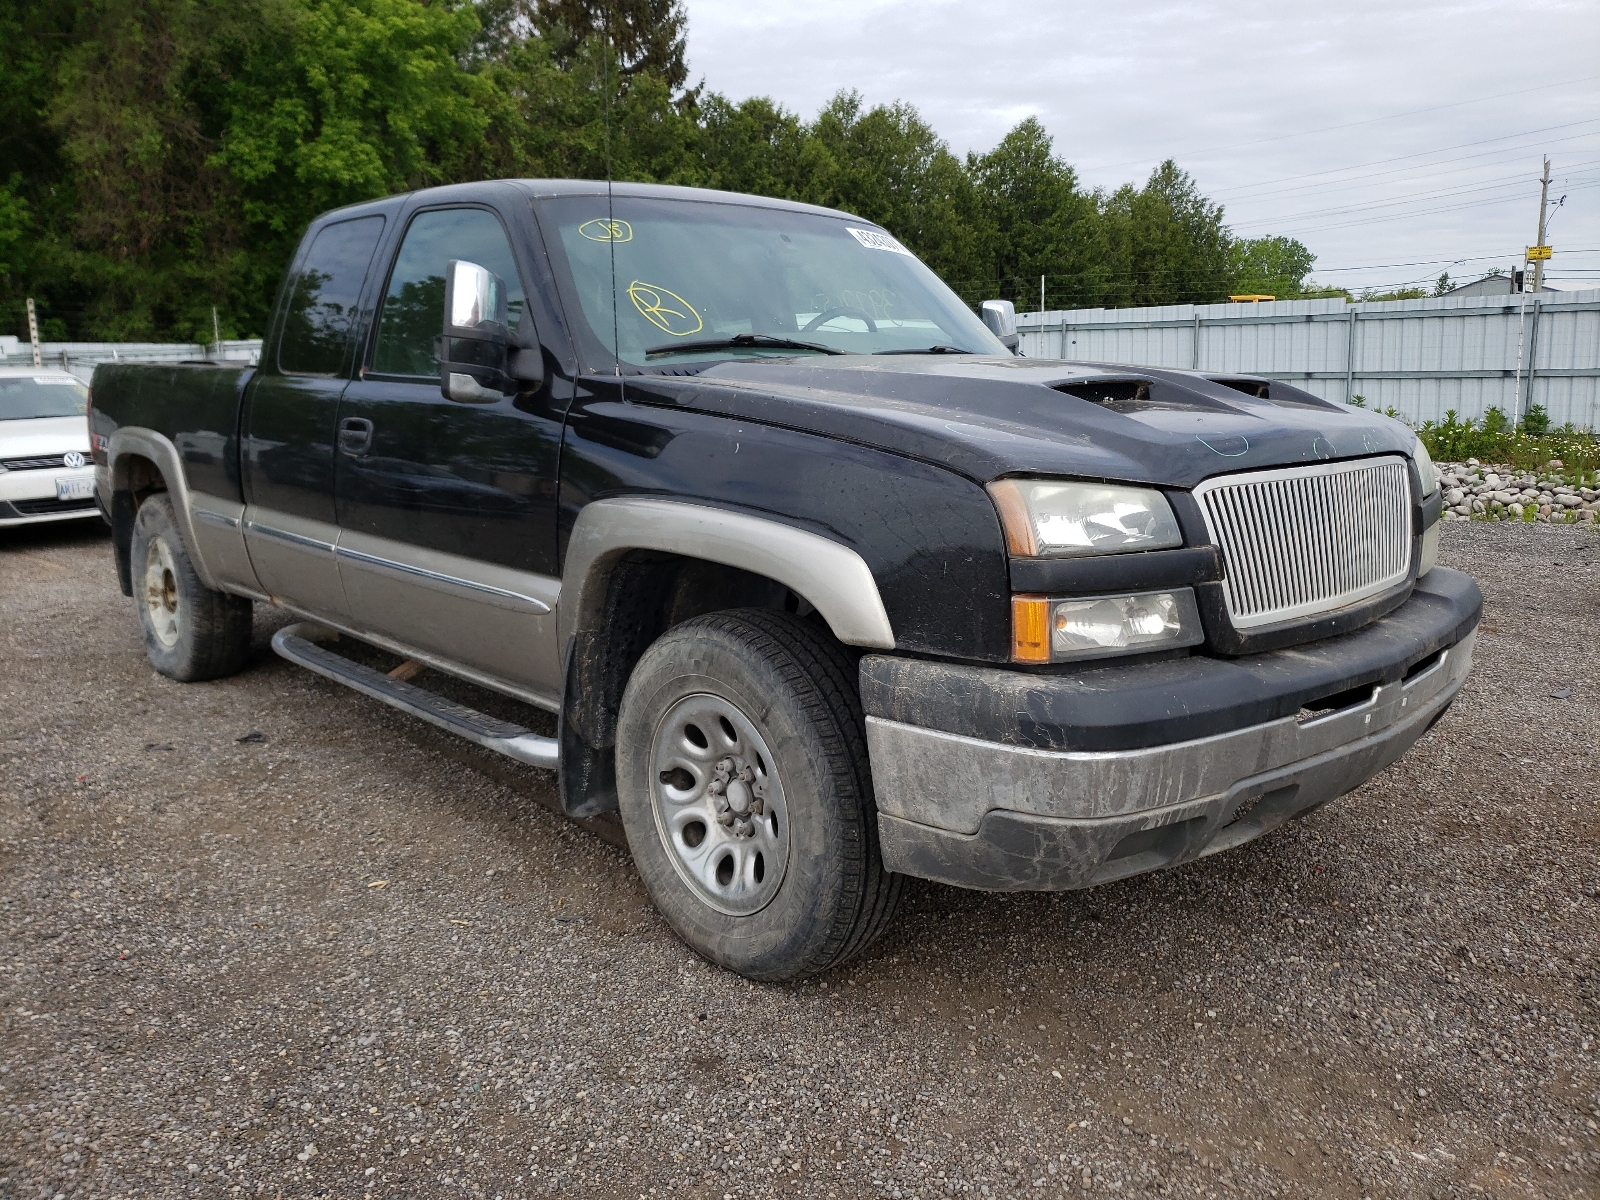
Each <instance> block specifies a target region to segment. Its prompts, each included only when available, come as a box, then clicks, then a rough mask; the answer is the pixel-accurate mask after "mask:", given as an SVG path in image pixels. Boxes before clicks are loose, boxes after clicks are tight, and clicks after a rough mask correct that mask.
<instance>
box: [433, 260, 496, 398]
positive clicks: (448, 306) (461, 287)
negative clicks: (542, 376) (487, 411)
mask: <svg viewBox="0 0 1600 1200" xmlns="http://www.w3.org/2000/svg"><path fill="white" fill-rule="evenodd" d="M510 341H511V331H510V329H508V328H507V327H506V285H505V281H504V280H503V279H501V278H500V277H499V276H498V275H496V274H495V273H494V272H492V271H490V270H489V269H488V268H487V267H480V266H479V265H478V264H477V263H475V262H467V261H466V260H465V259H460V258H452V259H451V260H450V263H449V265H448V266H447V267H446V268H445V276H444V333H443V335H442V336H441V337H440V339H439V343H440V344H439V352H438V359H439V374H440V381H439V390H440V391H441V392H443V393H444V397H445V399H447V400H455V401H457V402H459V403H462V404H492V403H494V402H495V401H497V400H502V399H504V398H505V395H506V383H507V379H508V376H507V374H506V349H507V346H508V344H509V343H510Z"/></svg>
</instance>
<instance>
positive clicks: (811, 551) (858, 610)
mask: <svg viewBox="0 0 1600 1200" xmlns="http://www.w3.org/2000/svg"><path fill="white" fill-rule="evenodd" d="M630 550H656V551H661V552H664V553H667V554H681V555H683V556H685V557H687V558H697V559H703V560H705V561H707V562H714V563H720V564H722V565H724V566H729V567H737V568H738V569H740V570H743V571H749V572H751V573H752V574H756V575H762V576H765V577H766V578H768V579H774V580H777V582H779V583H781V584H783V585H784V586H785V587H787V588H789V589H790V590H791V591H793V592H794V593H796V594H797V595H799V596H803V597H804V598H805V599H806V600H807V601H808V602H809V603H810V604H812V605H813V606H814V607H815V608H816V610H817V611H818V612H819V613H821V614H822V618H823V620H825V621H827V623H828V628H830V629H831V630H833V635H834V636H835V637H836V638H838V639H839V640H840V641H841V642H843V643H845V644H846V645H849V646H863V647H867V648H869V649H875V650H892V649H894V630H893V629H892V628H891V626H890V624H889V615H888V613H887V612H885V611H884V607H883V598H882V597H881V596H880V595H879V594H878V584H877V581H876V580H874V579H873V577H872V571H871V569H870V568H869V567H868V566H867V564H866V562H865V561H864V560H863V559H862V557H861V556H860V555H859V554H857V553H856V552H855V551H854V550H852V549H850V548H849V547H848V546H844V545H841V544H840V543H838V542H835V541H832V540H831V539H829V538H825V537H823V536H822V535H821V534H816V533H810V532H808V531H806V530H804V529H796V528H795V527H794V526H792V525H785V524H783V523H782V522H780V521H773V520H770V519H768V518H764V517H757V516H752V515H750V514H748V513H740V512H733V511H730V510H728V509H723V508H713V507H711V506H710V505H705V504H690V503H685V502H683V501H680V500H661V499H655V498H651V497H643V496H627V497H618V498H615V499H608V500H595V501H593V502H591V503H590V504H587V505H585V506H584V508H583V509H582V510H581V511H580V512H579V513H578V520H577V523H576V524H575V525H574V526H573V530H572V537H571V539H570V540H569V542H568V544H567V557H566V562H565V564H564V565H563V570H562V582H561V601H560V607H559V622H558V629H559V636H560V638H561V645H562V646H566V645H568V644H569V641H570V639H571V638H572V637H573V635H574V634H576V633H577V631H578V630H580V629H585V628H591V627H592V626H593V625H594V624H595V623H597V621H598V620H599V613H600V609H601V606H602V604H603V603H604V600H605V590H606V589H605V587H604V580H605V578H606V576H607V574H608V570H609V566H610V564H611V563H613V562H614V561H615V560H617V559H619V558H621V557H622V555H624V554H626V553H627V552H628V551H630Z"/></svg>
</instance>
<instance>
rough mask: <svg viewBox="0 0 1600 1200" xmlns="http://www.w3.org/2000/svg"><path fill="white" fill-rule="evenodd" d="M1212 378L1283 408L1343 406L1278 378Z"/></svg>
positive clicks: (1325, 409) (1323, 408)
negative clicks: (1282, 381)
mask: <svg viewBox="0 0 1600 1200" xmlns="http://www.w3.org/2000/svg"><path fill="white" fill-rule="evenodd" d="M1210 379H1211V382H1212V383H1217V384H1221V385H1222V386H1223V387H1225V388H1231V389H1232V390H1233V391H1236V392H1239V393H1241V394H1242V395H1246V396H1249V397H1250V398H1251V399H1253V400H1265V401H1266V402H1267V403H1268V404H1277V405H1280V406H1281V407H1283V408H1314V409H1319V410H1322V411H1324V412H1326V411H1328V410H1333V411H1335V412H1336V411H1338V410H1339V409H1340V408H1341V407H1343V406H1342V405H1337V404H1332V403H1330V402H1329V401H1327V400H1324V399H1322V398H1321V397H1320V396H1314V395H1312V394H1311V393H1310V392H1306V391H1302V390H1301V389H1299V388H1297V387H1293V386H1291V385H1290V384H1287V383H1280V382H1279V381H1278V380H1276V379H1229V378H1227V377H1225V376H1221V375H1212V376H1210Z"/></svg>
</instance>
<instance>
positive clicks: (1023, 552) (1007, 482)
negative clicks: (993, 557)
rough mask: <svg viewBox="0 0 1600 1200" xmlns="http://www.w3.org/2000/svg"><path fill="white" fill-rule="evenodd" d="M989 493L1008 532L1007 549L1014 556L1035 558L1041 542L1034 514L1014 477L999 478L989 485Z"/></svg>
mask: <svg viewBox="0 0 1600 1200" xmlns="http://www.w3.org/2000/svg"><path fill="white" fill-rule="evenodd" d="M989 495H990V497H992V498H993V500H994V506H995V508H996V509H998V510H999V512H1000V527H1001V528H1002V529H1004V530H1005V533H1006V549H1007V550H1009V551H1010V552H1011V554H1012V555H1013V556H1014V557H1021V558H1033V557H1035V556H1036V555H1037V554H1038V553H1039V543H1038V541H1037V539H1036V538H1035V537H1034V533H1033V514H1032V513H1030V512H1029V511H1028V502H1027V501H1026V500H1024V499H1023V498H1022V491H1021V489H1020V488H1018V487H1017V482H1016V480H1014V479H997V480H995V481H994V482H993V483H991V484H990V485H989Z"/></svg>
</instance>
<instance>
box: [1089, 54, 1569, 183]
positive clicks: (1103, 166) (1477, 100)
mask: <svg viewBox="0 0 1600 1200" xmlns="http://www.w3.org/2000/svg"><path fill="white" fill-rule="evenodd" d="M1592 79H1600V75H1583V76H1580V77H1579V78H1577V79H1564V80H1562V81H1560V82H1559V83H1542V84H1540V85H1539V86H1538V87H1531V88H1522V89H1520V90H1518V91H1515V92H1499V93H1496V94H1495V95H1493V96H1474V97H1473V98H1472V99H1470V100H1455V101H1452V102H1451V103H1449V104H1436V105H1434V106H1433V107H1431V108H1414V109H1411V110H1410V111H1408V112H1399V113H1390V114H1389V115H1387V116H1382V117H1367V118H1366V119H1365V120H1361V121H1346V122H1345V123H1344V124H1342V125H1324V126H1323V127H1322V128H1320V129H1306V130H1302V131H1300V132H1298V133H1281V134H1277V135H1276V136H1274V137H1268V138H1257V139H1255V140H1254V141H1250V142H1234V143H1232V144H1231V145H1227V146H1211V147H1208V148H1206V149H1204V150H1191V151H1189V152H1188V155H1187V156H1188V157H1189V158H1191V159H1193V158H1195V157H1197V156H1199V155H1201V154H1215V153H1216V152H1217V151H1219V150H1242V149H1244V148H1245V147H1246V146H1264V145H1266V144H1267V143H1268V142H1281V141H1284V140H1286V139H1288V138H1297V137H1311V136H1312V135H1314V134H1318V133H1332V132H1333V131H1335V130H1338V129H1354V128H1356V127H1357V126H1360V125H1375V124H1378V123H1379V122H1382V121H1398V120H1400V119H1401V118H1403V117H1417V116H1421V115H1422V114H1423V113H1431V112H1443V111H1444V110H1445V109H1449V108H1460V107H1462V106H1463V105H1466V104H1482V103H1484V102H1485V101H1488V100H1504V99H1506V98H1507V97H1509V96H1526V95H1528V94H1529V93H1530V92H1545V91H1549V90H1550V89H1551V88H1557V87H1571V86H1572V85H1573V84H1575V83H1588V82H1589V81H1590V80H1592ZM1149 161H1150V160H1149V159H1148V158H1134V159H1129V160H1127V161H1126V162H1120V163H1090V164H1088V165H1087V166H1085V167H1084V168H1083V169H1084V170H1091V171H1093V170H1110V169H1112V168H1115V167H1130V166H1136V165H1138V164H1139V163H1143V162H1149Z"/></svg>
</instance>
